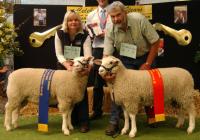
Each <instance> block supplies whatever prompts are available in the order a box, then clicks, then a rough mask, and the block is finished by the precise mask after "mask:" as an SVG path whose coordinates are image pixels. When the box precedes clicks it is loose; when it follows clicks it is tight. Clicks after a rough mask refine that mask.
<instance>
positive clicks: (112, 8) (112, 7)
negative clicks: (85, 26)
mask: <svg viewBox="0 0 200 140" xmlns="http://www.w3.org/2000/svg"><path fill="white" fill-rule="evenodd" d="M119 8H120V9H121V10H122V11H125V6H124V4H123V3H122V2H120V1H114V2H113V3H111V4H110V5H109V6H108V13H110V12H112V11H115V10H117V9H119Z"/></svg>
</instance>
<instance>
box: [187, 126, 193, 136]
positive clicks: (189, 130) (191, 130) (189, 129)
mask: <svg viewBox="0 0 200 140" xmlns="http://www.w3.org/2000/svg"><path fill="white" fill-rule="evenodd" d="M193 130H194V128H190V127H189V128H188V129H187V133H188V135H190V134H192V132H193Z"/></svg>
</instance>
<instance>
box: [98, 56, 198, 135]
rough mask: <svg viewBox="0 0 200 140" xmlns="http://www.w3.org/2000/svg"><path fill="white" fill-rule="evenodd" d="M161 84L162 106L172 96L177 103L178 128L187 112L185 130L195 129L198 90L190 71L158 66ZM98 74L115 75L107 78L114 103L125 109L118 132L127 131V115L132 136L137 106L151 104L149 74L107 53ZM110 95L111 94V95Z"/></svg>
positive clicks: (167, 102) (135, 128) (124, 132)
mask: <svg viewBox="0 0 200 140" xmlns="http://www.w3.org/2000/svg"><path fill="white" fill-rule="evenodd" d="M159 71H160V73H161V75H162V79H163V84H164V85H163V86H164V102H165V107H166V106H167V105H170V104H171V102H172V100H173V101H174V100H175V101H176V102H177V103H178V105H179V107H180V108H179V114H178V121H177V124H176V127H177V128H180V127H181V126H183V124H184V119H185V114H184V113H188V115H189V127H188V129H187V133H188V134H190V133H192V132H193V130H194V129H195V115H196V111H195V106H194V101H193V97H194V95H196V94H197V92H198V91H197V90H195V89H194V82H193V78H192V76H191V74H190V73H189V72H188V71H186V70H184V69H182V68H159ZM99 74H100V75H101V76H102V77H103V78H104V79H106V76H109V77H112V75H115V78H114V79H113V80H111V81H107V84H108V86H109V88H110V89H111V90H112V91H113V93H114V97H115V102H116V104H118V105H120V106H121V107H122V109H123V111H124V117H125V124H124V127H123V129H122V130H121V134H122V135H123V134H126V133H127V131H128V129H129V117H130V119H131V131H130V133H129V137H135V135H136V132H137V127H136V122H135V117H136V114H137V112H138V106H139V105H144V106H152V105H153V91H152V80H151V75H150V74H149V72H148V71H147V70H132V69H127V68H125V66H124V65H123V64H122V62H121V61H120V60H119V59H117V58H115V57H113V56H108V57H105V58H103V59H102V64H101V66H100V68H99ZM111 98H112V99H113V97H112V96H111Z"/></svg>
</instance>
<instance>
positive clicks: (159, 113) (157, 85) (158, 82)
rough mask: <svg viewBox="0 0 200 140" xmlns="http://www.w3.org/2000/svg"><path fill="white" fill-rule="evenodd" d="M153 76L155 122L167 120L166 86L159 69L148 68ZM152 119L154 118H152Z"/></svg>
mask: <svg viewBox="0 0 200 140" xmlns="http://www.w3.org/2000/svg"><path fill="white" fill-rule="evenodd" d="M148 72H149V73H150V75H151V78H152V85H153V96H154V114H155V118H154V122H159V121H165V114H164V87H163V80H162V76H161V74H160V71H159V70H158V69H152V70H148ZM150 120H151V121H153V120H152V118H151V119H150Z"/></svg>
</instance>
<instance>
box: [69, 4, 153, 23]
mask: <svg viewBox="0 0 200 140" xmlns="http://www.w3.org/2000/svg"><path fill="white" fill-rule="evenodd" d="M96 8H97V7H96V6H88V7H81V6H67V10H74V11H76V12H77V13H78V14H79V15H80V16H81V19H82V21H83V22H85V21H86V17H87V15H88V14H89V13H90V12H91V11H93V10H94V9H96ZM126 10H127V12H128V13H130V12H139V13H141V14H143V15H144V16H145V17H146V18H147V19H149V20H151V19H152V5H134V6H126Z"/></svg>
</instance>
